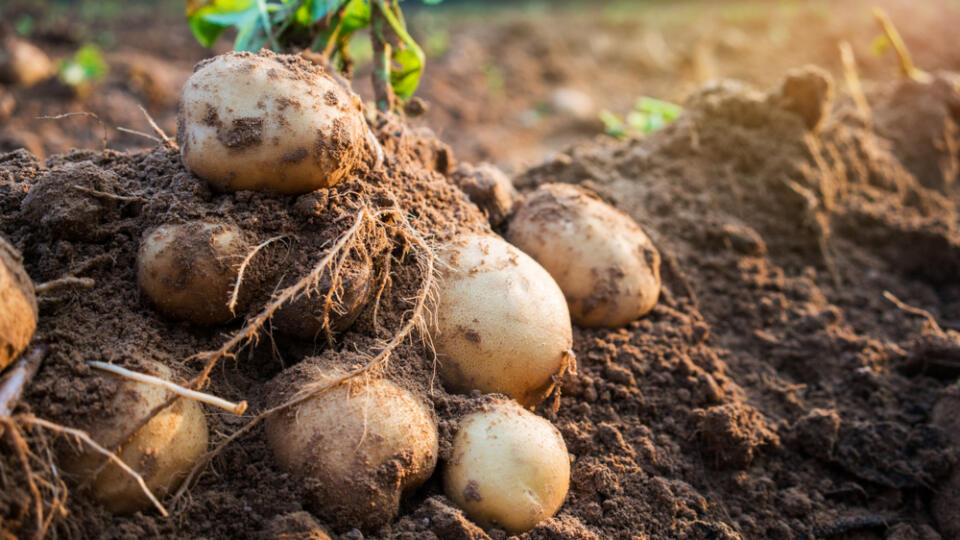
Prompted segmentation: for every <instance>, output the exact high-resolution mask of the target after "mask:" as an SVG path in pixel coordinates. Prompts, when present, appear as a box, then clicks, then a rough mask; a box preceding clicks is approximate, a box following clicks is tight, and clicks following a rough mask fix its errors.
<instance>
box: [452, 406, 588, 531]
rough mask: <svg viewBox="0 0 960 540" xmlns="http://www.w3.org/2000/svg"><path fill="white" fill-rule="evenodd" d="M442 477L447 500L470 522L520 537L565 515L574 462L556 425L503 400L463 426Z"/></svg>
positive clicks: (468, 418)
mask: <svg viewBox="0 0 960 540" xmlns="http://www.w3.org/2000/svg"><path fill="white" fill-rule="evenodd" d="M443 473H444V474H443V488H444V492H445V493H446V494H447V497H449V498H450V499H451V500H452V501H453V502H455V503H456V504H457V505H458V506H460V507H461V508H463V510H464V512H466V513H467V515H468V516H469V517H470V518H471V519H473V520H474V521H476V522H477V523H479V524H481V525H483V526H485V527H486V526H491V525H499V526H501V527H503V528H504V529H506V530H507V531H508V532H511V533H515V534H519V533H522V532H524V531H529V530H530V529H532V528H533V527H534V526H536V524H537V523H539V522H540V521H542V520H544V519H547V518H549V517H551V516H553V515H554V514H555V513H556V512H557V510H559V509H560V506H561V505H562V504H563V499H564V497H566V495H567V488H568V487H569V484H570V457H569V455H568V454H567V445H566V444H565V443H564V442H563V437H562V436H561V435H560V431H558V430H557V428H556V427H554V426H553V424H551V423H550V422H549V421H547V420H545V419H543V418H541V417H539V416H537V415H535V414H533V413H531V412H530V411H527V410H525V409H523V408H522V407H520V406H519V405H517V404H516V403H514V402H512V401H508V400H501V401H496V402H494V403H493V405H492V406H491V407H489V408H488V409H486V410H482V411H479V412H475V413H472V414H470V415H468V416H466V417H465V418H464V419H463V420H462V421H461V422H460V430H459V431H458V432H457V435H456V437H455V438H454V440H453V457H452V458H451V459H450V460H449V461H447V462H446V464H445V465H444V471H443Z"/></svg>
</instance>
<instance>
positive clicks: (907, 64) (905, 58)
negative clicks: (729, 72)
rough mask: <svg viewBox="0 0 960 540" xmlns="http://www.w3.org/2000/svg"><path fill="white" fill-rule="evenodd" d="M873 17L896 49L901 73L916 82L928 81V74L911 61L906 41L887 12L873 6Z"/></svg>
mask: <svg viewBox="0 0 960 540" xmlns="http://www.w3.org/2000/svg"><path fill="white" fill-rule="evenodd" d="M873 17H874V18H875V19H876V20H877V24H879V25H880V29H881V30H883V33H884V34H886V36H887V39H888V40H890V44H891V45H893V48H894V50H895V51H897V57H898V58H899V59H900V71H901V72H902V73H903V75H904V76H905V77H909V78H911V79H913V80H915V81H917V82H929V80H930V74H929V73H927V72H925V71H923V70H922V69H919V68H917V66H916V65H915V64H914V63H913V58H911V57H910V49H909V48H907V44H906V42H904V41H903V38H902V37H901V36H900V32H898V31H897V27H896V26H894V25H893V21H892V20H890V16H889V15H887V12H886V11H884V10H883V8H879V7H875V8H873Z"/></svg>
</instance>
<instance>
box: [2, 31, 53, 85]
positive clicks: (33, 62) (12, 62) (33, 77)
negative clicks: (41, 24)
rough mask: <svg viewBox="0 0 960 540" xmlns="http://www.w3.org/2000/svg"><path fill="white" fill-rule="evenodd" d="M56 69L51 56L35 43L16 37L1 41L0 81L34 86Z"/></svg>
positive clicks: (47, 77) (50, 75) (51, 74)
mask: <svg viewBox="0 0 960 540" xmlns="http://www.w3.org/2000/svg"><path fill="white" fill-rule="evenodd" d="M55 71H56V69H55V68H54V66H53V62H51V61H50V57H48V56H47V54H46V53H45V52H43V51H42V50H40V49H39V48H38V47H36V46H35V45H31V44H30V43H27V42H26V41H23V40H20V39H17V38H14V37H8V38H6V39H3V40H2V42H0V83H7V84H20V85H23V86H33V85H34V84H37V83H38V82H41V81H43V80H45V79H49V78H50V77H52V76H53V74H54V72H55Z"/></svg>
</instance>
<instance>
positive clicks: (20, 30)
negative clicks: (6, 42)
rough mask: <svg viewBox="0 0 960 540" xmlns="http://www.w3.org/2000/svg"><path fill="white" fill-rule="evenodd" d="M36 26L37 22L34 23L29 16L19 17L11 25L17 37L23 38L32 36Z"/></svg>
mask: <svg viewBox="0 0 960 540" xmlns="http://www.w3.org/2000/svg"><path fill="white" fill-rule="evenodd" d="M36 26H37V22H36V21H34V20H33V17H31V16H30V15H21V16H19V17H17V20H16V21H15V22H14V23H13V29H14V30H15V31H16V32H17V35H20V36H24V37H26V36H29V35H30V34H32V33H33V30H34V28H36Z"/></svg>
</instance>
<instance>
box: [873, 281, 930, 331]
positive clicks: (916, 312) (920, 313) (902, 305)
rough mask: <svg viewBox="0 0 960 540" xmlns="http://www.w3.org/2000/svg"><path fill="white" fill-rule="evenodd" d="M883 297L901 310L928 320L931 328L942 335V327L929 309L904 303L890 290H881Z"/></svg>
mask: <svg viewBox="0 0 960 540" xmlns="http://www.w3.org/2000/svg"><path fill="white" fill-rule="evenodd" d="M883 297H884V298H886V299H887V300H889V301H890V302H892V303H893V305H895V306H897V307H898V308H899V309H900V310H901V311H903V312H906V313H909V314H911V315H916V316H918V317H923V318H924V319H926V320H927V322H929V323H930V325H931V326H933V329H934V330H936V332H937V333H938V334H941V335H942V334H943V333H944V332H943V328H941V327H940V324H939V323H938V322H937V318H936V317H934V316H933V314H932V313H930V312H929V311H927V310H925V309H920V308H918V307H913V306H911V305H909V304H907V303H905V302H904V301H902V300H900V299H899V298H897V297H896V296H894V295H893V293H892V292H890V291H883Z"/></svg>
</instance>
